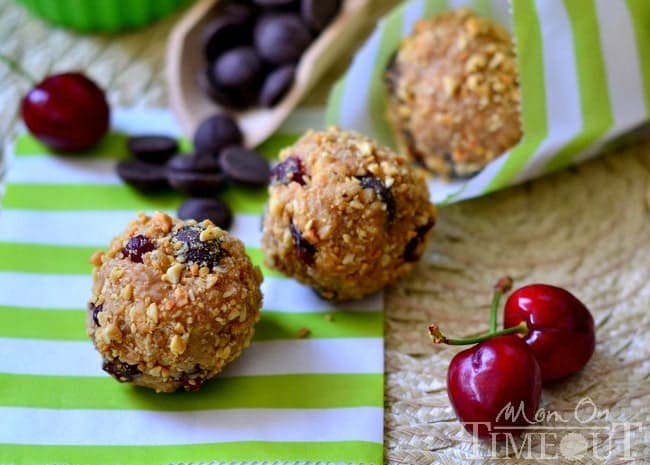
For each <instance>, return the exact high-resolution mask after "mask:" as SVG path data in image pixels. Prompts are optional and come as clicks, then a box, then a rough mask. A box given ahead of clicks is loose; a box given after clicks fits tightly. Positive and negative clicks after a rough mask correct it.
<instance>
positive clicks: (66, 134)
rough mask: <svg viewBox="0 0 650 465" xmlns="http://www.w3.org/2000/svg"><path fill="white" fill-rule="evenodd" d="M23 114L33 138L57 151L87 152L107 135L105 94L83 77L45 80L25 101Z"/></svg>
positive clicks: (68, 75) (74, 75)
mask: <svg viewBox="0 0 650 465" xmlns="http://www.w3.org/2000/svg"><path fill="white" fill-rule="evenodd" d="M20 111H21V115H22V118H23V121H24V122H25V124H26V125H27V128H28V129H29V131H30V132H31V133H32V134H33V135H34V137H36V138H37V139H39V140H40V141H41V142H43V143H44V144H45V145H47V146H48V147H51V148H53V149H55V150H61V151H66V152H75V151H81V150H85V149H88V148H90V147H92V146H93V145H95V144H96V143H97V142H99V140H100V139H101V138H102V137H103V136H104V134H106V131H108V125H109V114H110V110H109V107H108V103H107V102H106V97H105V95H104V92H103V91H102V90H101V89H100V88H99V87H98V86H97V84H95V83H94V82H93V81H91V80H90V79H88V78H87V77H86V76H84V75H83V74H81V73H64V74H55V75H52V76H49V77H46V78H45V79H44V80H43V81H41V82H40V83H39V84H37V85H36V86H35V87H34V88H33V89H32V90H30V91H29V92H28V93H27V95H26V96H25V97H24V98H23V101H22V104H21V108H20Z"/></svg>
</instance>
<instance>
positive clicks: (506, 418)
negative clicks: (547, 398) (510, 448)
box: [429, 278, 596, 440]
mask: <svg viewBox="0 0 650 465" xmlns="http://www.w3.org/2000/svg"><path fill="white" fill-rule="evenodd" d="M511 286H512V280H511V279H510V278H502V279H501V280H500V281H499V283H498V284H497V285H496V286H495V293H494V298H493V300H492V309H491V319H490V332H489V333H488V334H484V335H481V336H477V337H474V338H467V339H450V338H447V337H446V336H444V335H443V334H442V332H440V330H439V329H438V327H437V326H436V325H431V326H430V327H429V333H430V335H431V338H432V341H433V342H435V343H445V344H450V345H467V344H476V345H474V346H473V347H471V348H470V349H467V350H464V351H462V352H459V353H458V354H456V356H455V357H454V358H453V359H452V361H451V363H450V365H449V370H448V372H447V392H448V394H449V400H450V401H451V405H452V407H453V408H454V411H455V412H456V415H457V416H458V418H459V420H460V421H461V422H462V423H463V426H464V427H465V429H467V431H469V432H470V433H472V434H473V435H474V436H477V437H479V438H483V439H488V438H496V439H497V440H503V439H506V438H507V433H511V434H513V433H514V434H516V433H520V432H521V431H522V430H523V428H524V427H525V426H527V425H530V424H531V423H532V422H533V421H534V418H535V413H536V412H537V408H538V407H539V401H540V398H541V393H542V385H547V384H550V383H553V382H556V381H559V380H562V379H564V378H567V377H568V376H570V375H572V374H574V373H576V372H577V371H579V370H580V369H581V368H582V367H584V366H585V364H586V363H587V362H588V361H589V359H590V358H591V356H592V354H593V352H594V348H595V345H596V338H595V330H594V319H593V317H592V316H591V313H590V312H589V310H588V309H587V307H586V306H585V305H584V304H583V303H582V302H580V300H578V299H577V298H576V297H575V296H574V295H572V294H571V293H570V292H568V291H566V290H565V289H562V288H559V287H555V286H550V285H547V284H532V285H529V286H524V287H522V288H520V289H518V290H516V291H515V292H513V293H512V294H511V295H510V297H509V298H508V300H507V302H506V305H505V309H504V329H503V330H500V331H497V327H496V326H497V325H496V318H497V309H498V306H499V302H500V300H501V296H502V295H503V294H505V293H506V292H508V291H509V290H510V288H511Z"/></svg>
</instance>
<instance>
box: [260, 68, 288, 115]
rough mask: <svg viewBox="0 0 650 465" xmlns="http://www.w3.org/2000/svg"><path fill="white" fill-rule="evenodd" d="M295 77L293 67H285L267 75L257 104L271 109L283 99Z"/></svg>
mask: <svg viewBox="0 0 650 465" xmlns="http://www.w3.org/2000/svg"><path fill="white" fill-rule="evenodd" d="M295 75H296V67H295V65H285V66H281V67H279V68H278V69H276V70H274V71H272V72H271V73H269V75H268V76H266V79H265V80H264V84H263V85H262V90H261V91H260V97H259V102H260V105H262V106H264V107H272V106H273V105H275V104H276V103H278V102H279V101H280V99H282V97H284V95H285V94H286V93H287V91H288V90H289V89H290V88H291V85H292V84H293V80H294V78H295Z"/></svg>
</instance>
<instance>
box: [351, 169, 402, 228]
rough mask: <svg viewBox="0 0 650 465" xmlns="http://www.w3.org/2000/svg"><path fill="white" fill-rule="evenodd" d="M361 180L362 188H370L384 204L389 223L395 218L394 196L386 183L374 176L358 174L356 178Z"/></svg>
mask: <svg viewBox="0 0 650 465" xmlns="http://www.w3.org/2000/svg"><path fill="white" fill-rule="evenodd" d="M357 179H358V180H359V181H360V182H361V187H363V188H364V189H372V190H373V191H374V192H375V194H377V196H378V197H379V198H380V199H381V201H382V202H384V205H386V217H387V219H388V222H389V223H392V222H393V219H394V218H395V197H393V193H392V192H391V191H390V189H389V188H388V187H386V184H384V183H383V182H382V181H381V180H380V179H379V178H377V177H375V176H359V177H358V178H357Z"/></svg>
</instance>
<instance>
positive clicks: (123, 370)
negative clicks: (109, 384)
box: [102, 358, 142, 383]
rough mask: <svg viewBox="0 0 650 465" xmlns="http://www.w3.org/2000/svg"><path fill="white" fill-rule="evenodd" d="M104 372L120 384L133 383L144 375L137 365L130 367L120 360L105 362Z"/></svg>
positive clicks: (103, 365)
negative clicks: (137, 377) (136, 378)
mask: <svg viewBox="0 0 650 465" xmlns="http://www.w3.org/2000/svg"><path fill="white" fill-rule="evenodd" d="M102 370H104V371H105V372H106V373H108V374H109V375H111V376H112V377H113V378H115V379H116V380H118V381H119V382H120V383H128V382H130V381H133V380H134V379H135V377H136V376H139V375H141V374H142V372H141V371H140V370H139V369H138V366H137V365H130V364H128V363H126V362H123V361H121V360H120V359H118V358H115V359H113V360H104V362H103V363H102Z"/></svg>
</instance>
